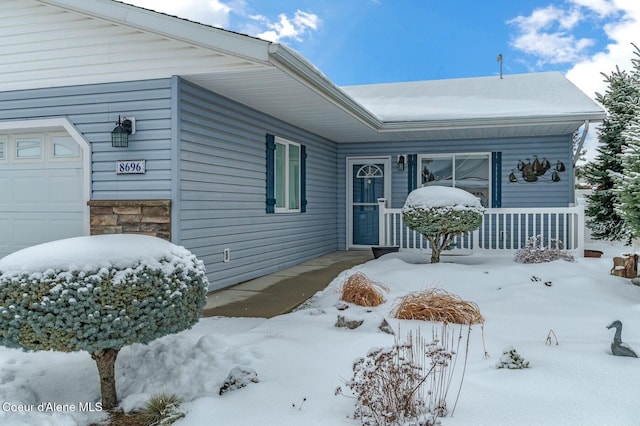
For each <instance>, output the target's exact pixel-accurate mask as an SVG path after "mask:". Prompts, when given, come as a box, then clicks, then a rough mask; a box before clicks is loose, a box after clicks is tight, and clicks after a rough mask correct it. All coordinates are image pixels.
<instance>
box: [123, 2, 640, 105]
mask: <svg viewBox="0 0 640 426" xmlns="http://www.w3.org/2000/svg"><path fill="white" fill-rule="evenodd" d="M125 2H126V3H131V4H135V5H137V6H142V7H146V8H149V9H153V10H157V11H160V12H164V13H168V14H172V15H177V16H180V17H183V18H187V19H191V20H194V21H198V22H201V23H204V24H209V25H213V26H217V27H221V28H225V29H228V30H232V31H237V32H240V33H244V34H249V35H252V36H256V37H259V38H262V39H265V40H269V41H272V42H277V43H282V44H285V45H287V46H289V47H291V48H293V49H295V50H297V51H298V52H300V53H301V54H302V55H303V56H304V57H305V58H307V59H308V60H309V61H311V62H312V63H313V64H314V65H315V66H316V67H318V68H319V69H320V70H321V71H322V72H323V73H324V74H325V75H327V76H328V77H329V79H330V80H331V81H333V82H334V83H335V84H337V85H338V86H347V85H359V84H371V83H387V82H402V81H417V80H434V79H451V78H464V77H483V76H492V75H499V74H500V65H501V64H500V63H499V62H498V60H497V58H498V56H499V55H501V57H502V72H503V73H504V74H505V75H508V74H521V73H528V72H543V71H560V72H562V73H563V74H565V75H566V76H567V78H569V80H571V81H572V82H573V83H574V84H575V85H576V86H578V87H579V88H580V89H581V90H582V91H584V92H585V93H586V94H587V95H588V96H590V97H592V98H595V94H596V92H600V93H602V92H604V91H605V90H606V84H605V83H604V82H603V76H602V74H601V73H605V74H610V73H611V71H613V70H614V69H615V68H616V66H618V67H620V68H621V69H629V68H630V67H631V58H632V57H633V56H634V55H633V52H634V48H633V45H632V43H635V44H636V45H640V2H639V1H637V0H519V1H512V0H494V1H488V2H486V1H477V0H458V1H433V0H403V1H398V0H270V1H264V0H181V1H175V0H126V1H125Z"/></svg>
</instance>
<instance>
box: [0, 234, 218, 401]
mask: <svg viewBox="0 0 640 426" xmlns="http://www.w3.org/2000/svg"><path fill="white" fill-rule="evenodd" d="M207 289H208V281H207V278H206V276H205V272H204V265H203V263H202V262H201V261H200V260H198V259H196V257H195V256H194V255H193V254H191V253H190V252H189V251H188V250H186V249H185V248H184V247H179V246H176V245H173V244H171V243H169V242H168V241H164V240H161V239H159V238H155V237H149V236H144V235H100V236H91V237H78V238H70V239H66V240H60V241H54V242H50V243H45V244H41V245H37V246H33V247H29V248H26V249H23V250H19V251H17V252H15V253H13V254H10V255H8V256H6V257H4V258H3V259H1V260H0V344H2V345H4V346H7V347H10V348H22V349H24V350H26V351H47V350H54V351H61V352H73V351H87V352H89V353H90V354H91V358H93V359H94V360H95V362H96V365H97V367H98V373H99V375H100V390H101V394H102V408H104V409H112V408H115V407H116V405H117V403H118V398H117V394H116V386H115V374H114V369H115V362H116V357H117V356H118V352H119V350H120V348H122V347H123V346H126V345H130V344H132V343H148V342H150V341H152V340H154V339H156V338H158V337H161V336H164V335H167V334H170V333H176V332H178V331H181V330H184V329H187V328H190V327H191V326H192V325H193V324H195V323H196V322H197V321H198V319H199V318H200V313H201V311H202V307H203V306H204V303H205V301H206V292H207Z"/></svg>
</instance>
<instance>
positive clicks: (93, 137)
mask: <svg viewBox="0 0 640 426" xmlns="http://www.w3.org/2000/svg"><path fill="white" fill-rule="evenodd" d="M170 88H171V80H170V79H161V80H147V81H137V82H125V83H109V84H95V85H83V86H73V87H60V88H46V89H35V90H24V91H13V92H2V93H0V120H24V119H33V118H40V119H41V118H50V117H60V116H67V117H68V118H69V120H70V121H71V122H72V123H73V124H74V125H75V126H76V127H77V129H78V130H79V131H80V132H81V133H82V134H83V135H84V136H85V138H86V139H87V140H88V141H89V142H90V143H91V150H92V159H91V168H92V175H91V176H92V177H91V179H92V185H91V186H92V193H91V198H92V199H95V200H108V199H120V200H130V199H168V198H170V197H171V194H170V180H171V161H170V160H171V152H170V145H171V132H170V128H171V121H170V120H171V102H170V100H171V91H170ZM118 115H129V116H135V118H136V127H137V132H136V134H135V135H132V136H130V141H129V147H128V148H124V149H123V148H112V147H111V130H113V128H114V126H115V122H116V121H117V119H118ZM138 159H145V160H146V170H147V173H146V174H144V175H116V173H115V168H116V166H115V161H116V160H138Z"/></svg>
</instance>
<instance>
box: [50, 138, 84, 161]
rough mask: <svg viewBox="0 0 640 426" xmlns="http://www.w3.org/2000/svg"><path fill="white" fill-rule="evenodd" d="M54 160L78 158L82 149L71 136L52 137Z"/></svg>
mask: <svg viewBox="0 0 640 426" xmlns="http://www.w3.org/2000/svg"><path fill="white" fill-rule="evenodd" d="M51 146H52V147H53V158H78V157H79V156H80V147H79V146H78V144H77V143H76V142H75V141H74V140H73V138H71V137H70V136H52V137H51Z"/></svg>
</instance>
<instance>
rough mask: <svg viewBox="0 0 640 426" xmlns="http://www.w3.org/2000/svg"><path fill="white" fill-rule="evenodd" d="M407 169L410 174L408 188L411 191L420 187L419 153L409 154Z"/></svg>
mask: <svg viewBox="0 0 640 426" xmlns="http://www.w3.org/2000/svg"><path fill="white" fill-rule="evenodd" d="M407 170H408V173H407V174H408V175H409V178H408V179H409V181H408V190H409V192H411V191H413V190H414V189H416V188H418V154H409V155H407Z"/></svg>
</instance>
